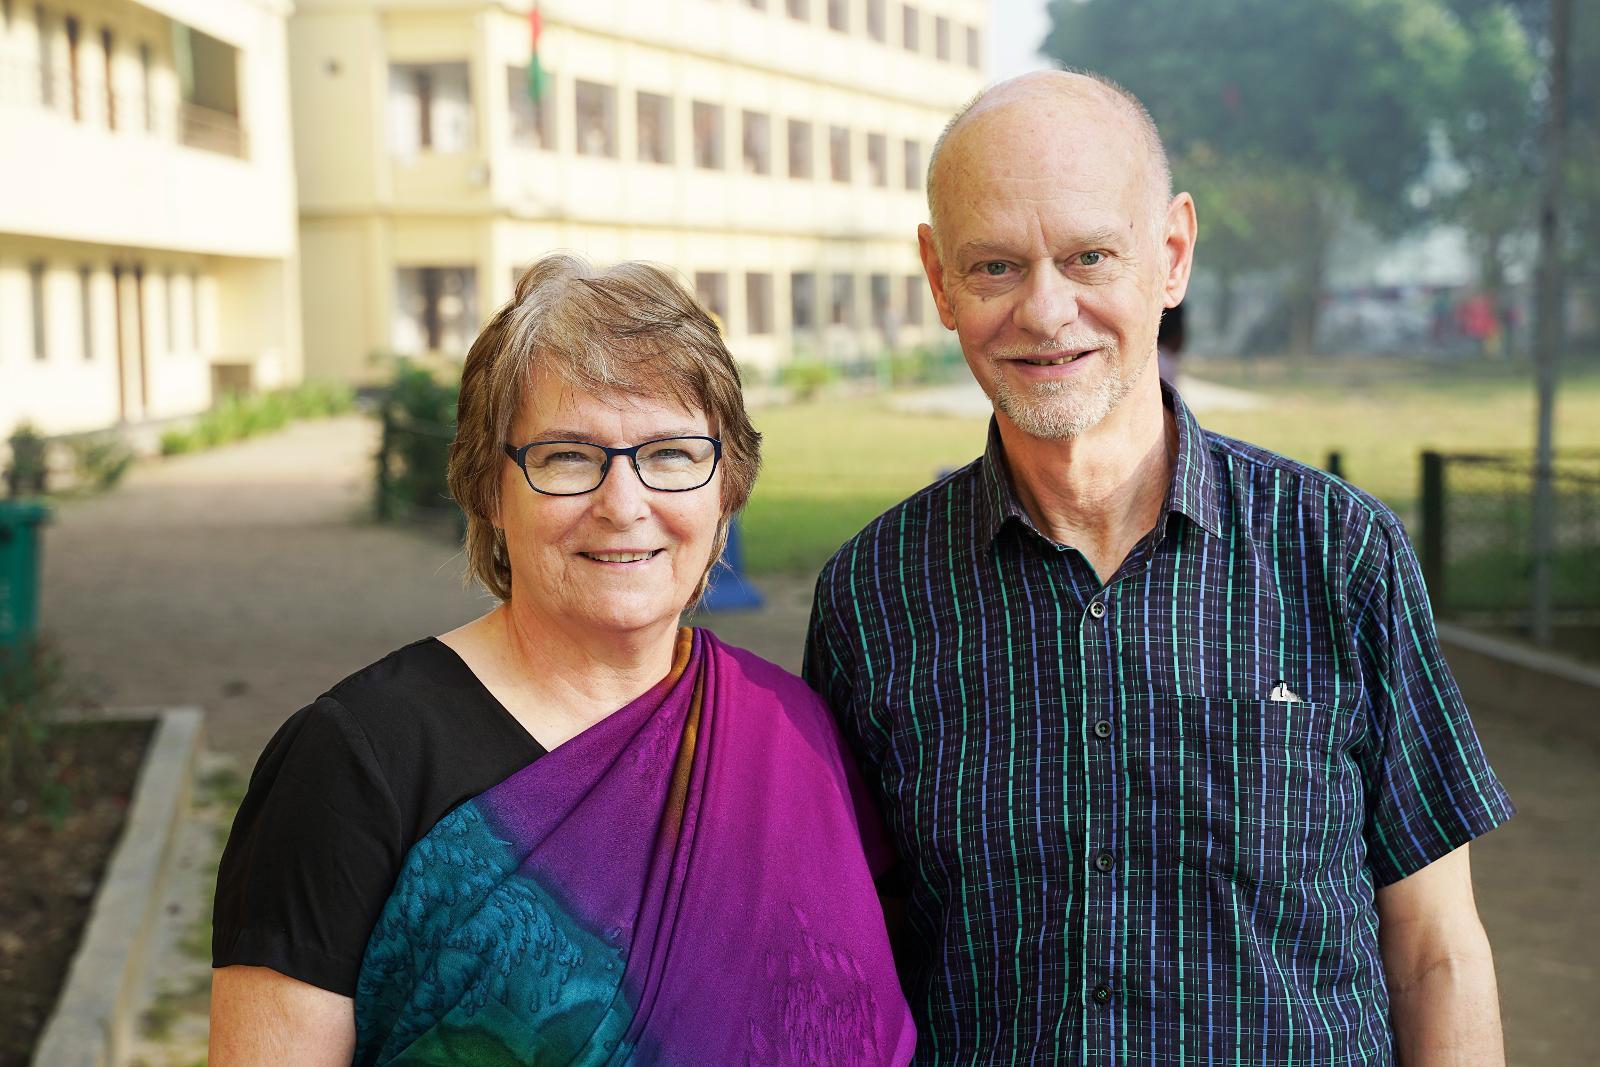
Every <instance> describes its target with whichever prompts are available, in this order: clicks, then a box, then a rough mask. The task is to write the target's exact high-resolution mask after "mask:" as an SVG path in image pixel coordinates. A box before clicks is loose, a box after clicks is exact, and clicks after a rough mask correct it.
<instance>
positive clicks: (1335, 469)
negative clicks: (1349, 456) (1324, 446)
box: [1328, 452, 1344, 478]
mask: <svg viewBox="0 0 1600 1067" xmlns="http://www.w3.org/2000/svg"><path fill="white" fill-rule="evenodd" d="M1328 473H1329V474H1331V475H1333V476H1334V477H1335V478H1344V455H1343V454H1342V453H1339V452H1329V453H1328Z"/></svg>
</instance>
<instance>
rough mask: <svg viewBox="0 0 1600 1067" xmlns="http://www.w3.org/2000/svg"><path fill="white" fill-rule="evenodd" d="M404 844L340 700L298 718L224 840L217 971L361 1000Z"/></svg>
mask: <svg viewBox="0 0 1600 1067" xmlns="http://www.w3.org/2000/svg"><path fill="white" fill-rule="evenodd" d="M402 833H403V831H402V828H401V818H400V813H399V810H398V808H397V806H396V804H395V801H394V798H393V796H392V794H391V791H390V789H389V787H388V785H387V783H386V782H385V780H384V777H383V775H382V773H381V771H380V770H379V767H378V763H377V760H376V758H375V757H374V755H373V752H372V748H371V746H370V744H369V743H368V741H367V739H366V736H365V734H364V733H363V732H362V730H361V728H360V726H359V725H358V724H357V723H356V722H355V720H354V719H353V718H352V717H351V716H350V714H349V713H348V712H347V711H346V710H345V708H344V707H343V706H342V705H341V704H340V703H339V702H338V701H337V700H335V699H333V698H332V697H326V696H325V697H323V698H321V699H320V700H318V701H317V702H316V703H314V704H312V705H310V706H308V707H306V708H304V709H302V710H301V711H300V712H298V713H297V714H295V715H294V716H293V717H292V718H290V719H289V721H288V722H286V723H284V725H283V726H282V727H281V728H280V729H279V730H278V733H277V735H276V736H275V737H273V739H272V740H271V742H269V743H268V745H267V747H266V750H265V751H264V752H263V753H262V754H261V759H260V760H259V761H258V762H257V764H256V769H255V772H254V773H253V774H252V775H251V777H250V786H249V789H248V791H247V792H246V794H245V798H244V802H243V803H242V804H241V805H240V808H239V813H238V815H237V816H236V817H235V819H234V823H233V829H232V831H231V832H230V833H229V835H228V844H227V847H226V848H225V849H224V850H223V854H222V863H221V866H220V868H219V870H218V872H217V896H216V907H215V910H214V914H213V926H212V946H211V953H212V966H213V967H226V966H229V965H231V964H246V965H250V966H258V967H269V968H271V969H272V970H275V971H278V972H279V973H281V974H285V975H287V976H289V977H290V978H296V979H299V980H300V981H303V982H308V983H310V984H311V985H315V986H319V987H321V988H323V989H327V990H330V991H332V992H334V993H340V994H343V995H345V996H354V994H355V988H356V977H357V975H358V974H359V973H360V969H361V959H362V956H363V955H364V953H365V951H366V945H367V939H368V937H369V936H370V934H371V932H372V927H373V925H374V923H376V921H377V919H378V915H379V913H380V912H381V911H382V910H383V905H384V902H385V901H386V900H387V899H388V896H389V893H390V891H391V890H392V889H393V886H394V882H395V879H396V877H397V876H398V873H399V871H400V866H401V863H402V862H403V859H404V844H403V837H402Z"/></svg>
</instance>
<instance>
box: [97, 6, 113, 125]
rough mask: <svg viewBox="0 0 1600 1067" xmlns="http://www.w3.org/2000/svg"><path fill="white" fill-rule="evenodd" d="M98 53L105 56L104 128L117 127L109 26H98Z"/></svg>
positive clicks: (111, 38)
mask: <svg viewBox="0 0 1600 1067" xmlns="http://www.w3.org/2000/svg"><path fill="white" fill-rule="evenodd" d="M100 54H101V55H102V56H104V57H105V64H106V67H105V82H106V129H108V130H114V129H116V128H117V72H116V54H117V50H116V38H114V37H113V36H112V35H111V30H110V28H109V27H105V26H102V27H101V28H100Z"/></svg>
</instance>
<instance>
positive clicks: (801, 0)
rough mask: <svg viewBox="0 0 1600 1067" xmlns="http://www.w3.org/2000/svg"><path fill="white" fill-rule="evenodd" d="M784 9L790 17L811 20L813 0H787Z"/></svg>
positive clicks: (801, 20) (803, 20)
mask: <svg viewBox="0 0 1600 1067" xmlns="http://www.w3.org/2000/svg"><path fill="white" fill-rule="evenodd" d="M784 9H785V10H786V11H788V12H789V17H790V18H792V19H797V20H799V21H800V22H810V21H811V0H785V2H784Z"/></svg>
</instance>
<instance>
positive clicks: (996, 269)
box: [982, 259, 1006, 278]
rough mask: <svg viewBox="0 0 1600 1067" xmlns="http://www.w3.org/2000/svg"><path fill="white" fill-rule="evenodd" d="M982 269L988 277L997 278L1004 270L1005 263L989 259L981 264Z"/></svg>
mask: <svg viewBox="0 0 1600 1067" xmlns="http://www.w3.org/2000/svg"><path fill="white" fill-rule="evenodd" d="M982 270H983V273H985V274H987V275H988V276H989V277H991V278H998V277H1000V275H1002V274H1004V273H1005V272H1006V265H1005V264H1004V263H1002V262H1000V261H999V260H998V259H991V260H990V261H989V262H987V263H985V264H984V265H983V267H982Z"/></svg>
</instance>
